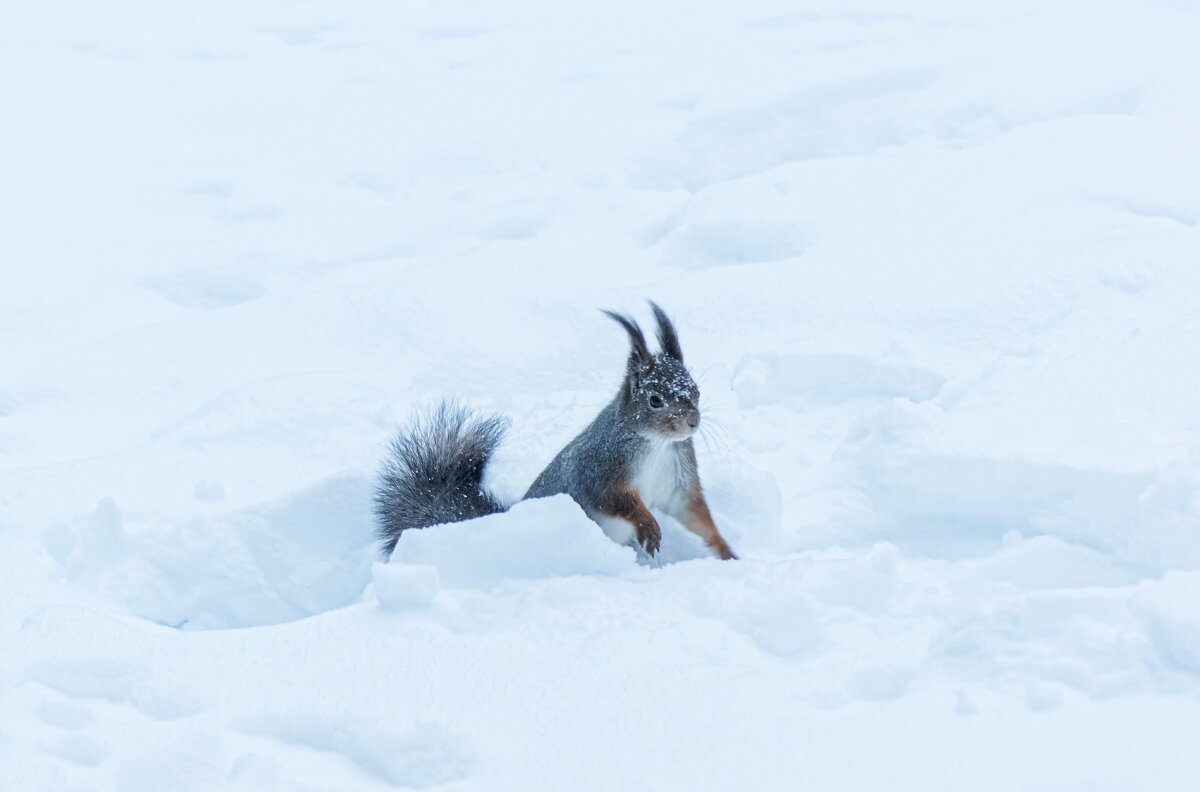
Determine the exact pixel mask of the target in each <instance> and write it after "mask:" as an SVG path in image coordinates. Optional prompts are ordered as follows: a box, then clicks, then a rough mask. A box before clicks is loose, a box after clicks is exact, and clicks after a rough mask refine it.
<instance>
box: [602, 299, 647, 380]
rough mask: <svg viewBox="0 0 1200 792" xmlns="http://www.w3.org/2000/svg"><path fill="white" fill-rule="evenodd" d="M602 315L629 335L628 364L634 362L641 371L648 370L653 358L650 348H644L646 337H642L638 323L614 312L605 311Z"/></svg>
mask: <svg viewBox="0 0 1200 792" xmlns="http://www.w3.org/2000/svg"><path fill="white" fill-rule="evenodd" d="M604 315H605V316H607V317H608V318H609V319H612V320H613V321H614V322H616V323H617V324H619V325H621V327H624V328H625V332H626V333H629V352H630V363H635V362H636V364H637V365H638V367H639V368H642V369H649V368H650V367H651V366H652V365H654V357H653V356H652V355H651V354H650V347H648V346H646V336H644V335H642V328H640V327H638V323H637V322H635V321H633V320H632V319H630V318H629V317H628V316H625V315H624V314H619V313H617V312H615V311H605V312H604Z"/></svg>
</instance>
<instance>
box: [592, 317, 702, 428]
mask: <svg viewBox="0 0 1200 792" xmlns="http://www.w3.org/2000/svg"><path fill="white" fill-rule="evenodd" d="M650 307H651V308H652V309H653V310H654V318H655V320H656V321H657V322H658V345H659V347H661V351H660V352H659V353H658V354H651V352H650V348H649V347H648V346H647V345H646V337H645V336H644V335H642V328H641V327H639V326H638V323H637V322H635V321H634V320H633V319H631V318H629V317H628V316H625V315H623V314H619V313H614V312H613V311H605V312H604V313H605V314H607V315H608V316H609V317H610V318H611V319H613V320H614V321H615V322H617V323H618V324H619V325H621V326H622V327H624V328H625V332H626V333H628V334H629V362H628V365H627V366H626V372H625V384H624V386H623V389H622V397H623V407H624V410H623V412H624V414H625V415H627V416H629V417H630V418H632V420H633V422H634V424H635V425H636V427H637V430H638V431H639V432H641V433H642V434H643V435H645V436H648V437H655V438H659V439H665V440H674V441H676V442H678V441H680V440H687V439H688V438H689V437H691V436H692V435H693V434H695V433H696V428H697V427H698V426H699V425H700V404H699V403H700V389H699V388H697V387H696V383H695V381H694V380H693V379H692V375H691V373H690V372H688V370H687V366H685V365H684V364H683V349H681V348H680V346H679V336H678V335H676V333H675V326H674V325H673V324H671V320H670V319H669V318H668V317H667V314H666V312H665V311H663V309H662V308H659V307H658V306H657V305H656V304H655V303H654V302H651V303H650Z"/></svg>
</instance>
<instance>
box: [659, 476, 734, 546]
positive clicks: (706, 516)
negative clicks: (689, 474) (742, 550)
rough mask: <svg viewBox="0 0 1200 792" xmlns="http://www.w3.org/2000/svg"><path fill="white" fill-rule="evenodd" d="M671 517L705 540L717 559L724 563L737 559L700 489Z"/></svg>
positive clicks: (697, 488)
mask: <svg viewBox="0 0 1200 792" xmlns="http://www.w3.org/2000/svg"><path fill="white" fill-rule="evenodd" d="M671 516H673V517H674V518H675V519H677V520H679V522H681V523H683V527H684V528H687V529H688V530H689V531H691V532H692V533H694V534H696V536H699V537H700V538H701V539H703V540H704V543H705V544H706V545H708V548H709V549H710V550H712V551H713V555H715V556H716V557H717V558H720V559H721V560H722V561H732V560H736V559H737V555H736V554H734V552H733V550H731V549H730V547H729V543H728V542H726V541H725V537H723V536H721V532H720V531H718V530H717V524H716V523H715V522H713V517H712V512H710V511H709V510H708V501H706V500H704V492H703V491H702V490H701V489H700V488H699V487H696V491H695V492H694V493H692V494H691V495H689V496H688V497H687V498H686V499H685V500H684V502H683V504H682V505H681V508H679V509H678V510H677V513H676V514H673V515H671Z"/></svg>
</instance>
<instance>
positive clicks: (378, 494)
mask: <svg viewBox="0 0 1200 792" xmlns="http://www.w3.org/2000/svg"><path fill="white" fill-rule="evenodd" d="M650 307H651V309H652V310H653V312H654V318H655V320H656V322H657V324H658V342H659V346H660V348H661V351H659V352H658V353H657V354H652V353H651V352H650V348H649V346H648V345H647V344H646V337H645V336H644V335H643V334H642V329H641V327H639V326H638V324H637V322H636V321H634V320H633V319H632V318H630V317H628V316H625V315H623V314H619V313H615V312H613V311H604V314H605V315H607V316H608V317H609V318H611V319H613V320H614V321H615V322H617V323H618V324H620V325H621V327H623V328H624V329H625V332H626V333H627V334H628V336H629V343H630V351H629V359H628V362H627V364H626V367H625V377H624V381H623V382H622V383H621V388H620V390H619V391H618V392H617V395H616V396H615V397H614V398H613V400H612V401H611V402H609V404H608V406H606V407H605V408H604V409H602V410H601V411H600V414H599V415H597V416H596V418H595V420H593V421H592V422H591V424H589V425H588V427H587V428H586V429H584V430H583V431H582V432H580V433H579V435H578V436H577V437H576V438H575V439H574V440H572V441H571V442H569V443H567V445H566V447H565V448H563V449H562V450H561V451H559V452H558V455H557V456H555V457H554V459H553V460H552V461H551V462H550V464H549V465H547V466H546V469H545V470H543V471H542V472H541V474H540V475H539V476H538V477H537V479H536V480H535V481H534V482H533V484H532V485H531V486H530V487H529V490H528V491H527V492H526V493H525V496H524V498H522V500H528V499H530V498H544V497H549V496H551V495H558V494H560V493H566V494H567V495H570V496H571V497H572V498H573V499H574V500H575V502H576V503H578V504H579V505H580V507H582V509H583V511H584V512H585V513H586V514H587V516H588V517H590V518H591V519H592V520H593V521H595V522H596V523H597V524H599V526H600V527H601V529H602V530H603V531H604V532H605V534H607V535H608V536H609V537H610V538H611V539H613V540H614V541H616V542H617V543H619V544H630V543H631V542H632V540H634V539H636V540H637V544H638V545H639V546H640V547H641V548H642V550H643V551H645V553H646V554H647V555H648V556H654V555H655V554H657V553H658V550H659V545H660V543H661V542H662V531H661V529H660V528H659V525H658V521H657V520H656V519H655V518H654V515H653V514H652V513H651V511H650V510H651V509H660V510H662V511H663V512H665V513H666V514H669V515H670V516H671V517H674V518H675V519H677V520H679V522H681V523H682V524H683V525H684V527H686V528H687V529H688V530H690V531H691V532H692V533H694V534H696V535H697V536H699V537H700V538H701V539H703V540H704V542H705V544H707V545H708V547H709V549H710V550H711V551H712V552H713V554H714V555H716V556H717V557H718V558H721V559H736V558H737V556H736V555H735V554H734V552H733V551H732V550H731V549H730V547H729V544H728V543H727V542H726V541H725V539H724V537H722V536H721V533H720V531H718V530H717V526H716V524H715V523H714V522H713V518H712V513H711V512H710V511H709V509H708V503H707V502H706V501H705V499H704V491H703V489H702V488H701V486H700V475H699V471H698V468H697V465H696V448H695V446H694V444H693V443H692V437H693V435H694V434H695V433H696V430H697V428H698V427H699V425H700V409H699V406H698V400H699V397H700V390H699V388H697V387H696V383H695V381H694V380H693V379H692V375H691V374H690V373H689V372H688V369H687V367H686V366H685V365H684V362H683V349H682V348H681V347H680V345H679V336H678V334H677V333H676V332H675V326H674V325H673V324H672V323H671V320H670V318H668V317H667V314H666V312H665V311H663V309H662V308H660V307H659V306H658V305H657V304H656V303H654V302H653V301H651V302H650ZM505 426H506V423H505V421H504V419H502V418H500V417H498V416H479V415H475V414H473V413H471V412H470V411H469V410H467V409H466V408H464V407H462V406H460V405H457V404H449V403H446V402H443V403H441V404H440V405H439V406H438V407H436V408H435V409H434V410H433V411H432V412H430V413H429V414H428V415H426V416H423V417H422V416H417V417H416V418H414V419H413V420H412V421H411V422H410V424H409V425H408V426H407V427H406V428H405V429H403V430H401V431H400V433H399V434H398V435H397V436H396V437H395V438H394V439H393V440H392V442H391V444H390V448H389V452H388V455H387V456H386V458H385V459H384V462H383V466H382V469H381V471H380V475H379V482H378V485H377V487H376V491H375V514H376V517H377V519H378V528H377V531H376V535H377V537H378V539H379V542H380V549H381V551H382V555H383V557H384V558H387V557H390V556H391V554H392V551H393V550H394V549H395V547H396V542H397V541H398V540H399V539H400V534H401V533H402V532H403V531H406V530H409V529H413V528H426V527H429V526H432V525H440V524H444V523H452V522H459V521H462V520H469V519H472V518H475V517H482V516H484V515H487V514H495V513H497V512H501V511H504V510H505V507H504V505H503V504H502V503H501V502H500V501H499V500H498V499H497V498H496V497H495V496H494V495H492V494H491V493H489V492H487V491H486V490H485V489H484V488H483V473H484V469H485V468H486V466H487V463H488V461H489V459H490V458H491V456H492V454H493V452H494V451H495V450H496V448H497V447H498V446H499V444H500V442H501V441H502V440H503V438H504V431H505Z"/></svg>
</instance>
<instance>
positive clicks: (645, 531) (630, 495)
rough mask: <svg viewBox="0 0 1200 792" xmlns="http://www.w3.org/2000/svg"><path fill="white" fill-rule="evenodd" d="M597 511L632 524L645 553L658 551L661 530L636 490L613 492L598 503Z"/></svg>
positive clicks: (660, 541) (650, 553)
mask: <svg viewBox="0 0 1200 792" xmlns="http://www.w3.org/2000/svg"><path fill="white" fill-rule="evenodd" d="M597 511H599V512H600V513H601V514H603V515H605V516H606V517H615V518H618V519H621V520H625V521H626V522H628V523H630V524H631V525H633V530H634V534H635V535H636V536H637V540H638V544H640V545H641V546H642V547H643V548H644V549H645V551H646V553H647V554H648V555H654V554H655V553H657V552H658V546H659V545H660V544H661V543H662V530H661V529H660V528H659V527H658V520H656V519H654V515H653V514H651V513H650V510H649V509H647V508H646V504H645V503H643V502H642V498H641V496H640V495H638V493H637V490H629V491H627V492H618V493H615V494H613V495H612V496H610V497H608V498H607V499H606V500H605V502H604V503H602V504H600V505H599V507H598V509H597Z"/></svg>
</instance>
